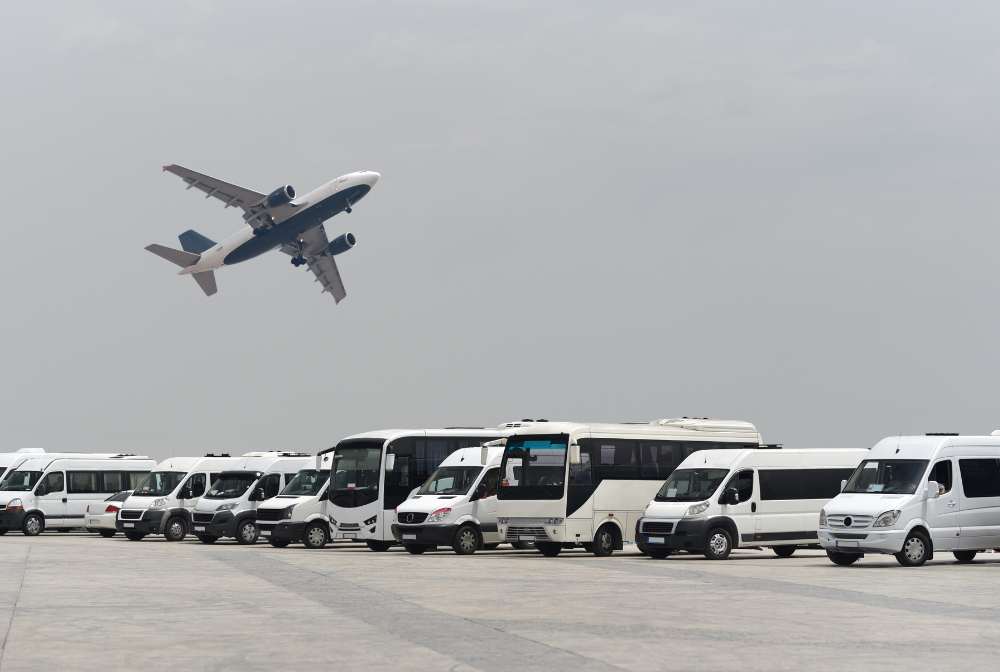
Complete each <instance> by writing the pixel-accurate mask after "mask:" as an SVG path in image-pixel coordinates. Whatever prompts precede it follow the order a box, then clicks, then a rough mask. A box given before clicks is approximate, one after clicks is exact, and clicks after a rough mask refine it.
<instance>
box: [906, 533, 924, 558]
mask: <svg viewBox="0 0 1000 672" xmlns="http://www.w3.org/2000/svg"><path fill="white" fill-rule="evenodd" d="M925 552H926V547H925V546H924V540H923V539H921V538H920V537H910V538H909V539H907V540H906V545H905V546H904V547H903V553H904V554H905V555H906V559H907V560H909V561H910V562H920V560H921V559H922V558H923V557H924V553H925Z"/></svg>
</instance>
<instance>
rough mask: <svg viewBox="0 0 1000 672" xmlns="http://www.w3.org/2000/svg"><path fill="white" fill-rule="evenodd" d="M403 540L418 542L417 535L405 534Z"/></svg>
mask: <svg viewBox="0 0 1000 672" xmlns="http://www.w3.org/2000/svg"><path fill="white" fill-rule="evenodd" d="M403 539H408V540H411V541H416V540H417V535H415V534H404V535H403Z"/></svg>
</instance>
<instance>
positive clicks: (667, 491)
mask: <svg viewBox="0 0 1000 672" xmlns="http://www.w3.org/2000/svg"><path fill="white" fill-rule="evenodd" d="M728 473H729V470H728V469H676V470H674V473H672V474H670V478H668V479H667V482H666V483H664V484H663V487H661V488H660V491H659V492H657V493H656V497H655V498H654V500H655V501H657V502H700V501H701V500H703V499H708V498H709V497H711V496H712V495H713V494H714V493H715V491H716V490H718V489H719V485H720V484H721V483H722V480H723V479H724V478H725V477H726V474H728Z"/></svg>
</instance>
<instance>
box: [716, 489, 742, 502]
mask: <svg viewBox="0 0 1000 672" xmlns="http://www.w3.org/2000/svg"><path fill="white" fill-rule="evenodd" d="M720 501H721V502H722V503H723V504H739V503H740V493H739V490H737V489H736V488H726V489H725V491H724V492H723V493H722V497H721V498H720Z"/></svg>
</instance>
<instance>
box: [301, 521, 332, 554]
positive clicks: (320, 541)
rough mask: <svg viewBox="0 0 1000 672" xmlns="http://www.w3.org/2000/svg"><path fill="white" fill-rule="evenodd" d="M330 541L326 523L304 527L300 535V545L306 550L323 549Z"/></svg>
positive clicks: (310, 524)
mask: <svg viewBox="0 0 1000 672" xmlns="http://www.w3.org/2000/svg"><path fill="white" fill-rule="evenodd" d="M329 541H330V532H329V528H328V527H327V525H326V523H322V522H315V523H309V524H308V525H306V530H305V532H304V533H303V534H302V543H303V544H304V545H305V547H306V548H314V549H315V548H323V547H324V546H326V545H327V543H329Z"/></svg>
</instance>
